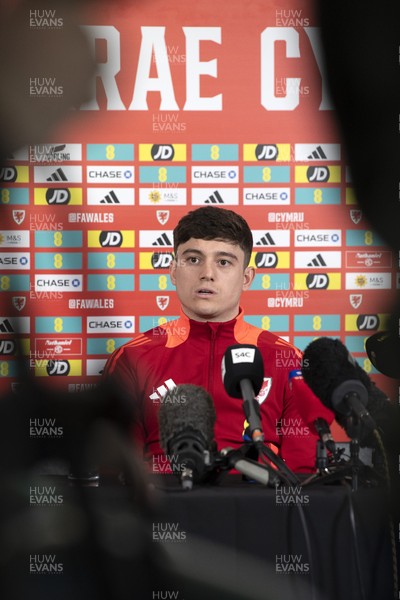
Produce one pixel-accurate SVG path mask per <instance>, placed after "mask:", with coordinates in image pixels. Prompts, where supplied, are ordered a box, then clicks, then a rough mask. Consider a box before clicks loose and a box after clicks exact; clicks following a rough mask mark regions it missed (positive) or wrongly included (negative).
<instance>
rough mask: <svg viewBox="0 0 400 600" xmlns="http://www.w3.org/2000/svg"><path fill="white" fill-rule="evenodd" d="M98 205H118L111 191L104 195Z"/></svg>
mask: <svg viewBox="0 0 400 600" xmlns="http://www.w3.org/2000/svg"><path fill="white" fill-rule="evenodd" d="M100 204H120V202H119V200H118V196H117V194H116V193H115V192H114V191H113V190H112V191H111V192H110V193H109V194H106V195H105V196H104V198H103V199H102V200H100Z"/></svg>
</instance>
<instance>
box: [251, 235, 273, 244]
mask: <svg viewBox="0 0 400 600" xmlns="http://www.w3.org/2000/svg"><path fill="white" fill-rule="evenodd" d="M256 246H276V244H275V241H274V238H273V237H272V235H271V234H270V233H266V234H265V235H263V236H262V237H261V238H260V239H259V240H258V242H257V243H256Z"/></svg>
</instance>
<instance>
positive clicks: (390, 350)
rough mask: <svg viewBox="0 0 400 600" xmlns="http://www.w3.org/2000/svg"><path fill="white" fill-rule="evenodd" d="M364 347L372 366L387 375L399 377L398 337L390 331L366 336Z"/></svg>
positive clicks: (399, 339)
mask: <svg viewBox="0 0 400 600" xmlns="http://www.w3.org/2000/svg"><path fill="white" fill-rule="evenodd" d="M365 349H366V351H367V354H368V358H369V360H370V361H371V362H372V364H373V365H374V367H375V368H376V369H378V371H380V372H381V373H383V374H384V375H386V376H387V377H393V378H395V379H400V338H399V336H398V334H397V333H392V332H390V331H386V332H383V331H381V332H378V333H375V334H374V335H371V337H369V338H367V341H366V342H365Z"/></svg>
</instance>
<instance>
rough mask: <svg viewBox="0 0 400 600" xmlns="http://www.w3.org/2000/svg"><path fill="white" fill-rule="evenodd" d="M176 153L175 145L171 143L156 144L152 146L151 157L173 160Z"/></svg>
mask: <svg viewBox="0 0 400 600" xmlns="http://www.w3.org/2000/svg"><path fill="white" fill-rule="evenodd" d="M174 155H175V150H174V147H173V146H171V145H170V144H163V145H160V144H154V145H153V146H152V147H151V158H152V159H153V160H172V159H173V158H174Z"/></svg>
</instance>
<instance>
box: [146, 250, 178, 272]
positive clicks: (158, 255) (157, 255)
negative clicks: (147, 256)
mask: <svg viewBox="0 0 400 600" xmlns="http://www.w3.org/2000/svg"><path fill="white" fill-rule="evenodd" d="M173 258H174V255H173V254H172V253H171V252H154V253H153V254H152V256H151V266H152V267H153V269H168V268H169V266H170V264H171V262H172V261H173Z"/></svg>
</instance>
